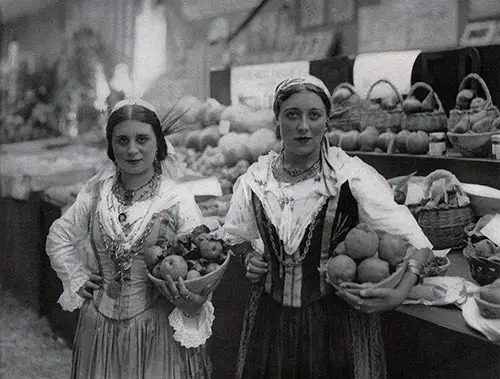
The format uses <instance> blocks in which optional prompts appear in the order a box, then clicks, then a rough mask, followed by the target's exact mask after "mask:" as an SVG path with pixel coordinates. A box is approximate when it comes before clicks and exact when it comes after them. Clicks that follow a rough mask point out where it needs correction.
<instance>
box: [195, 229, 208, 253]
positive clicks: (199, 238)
mask: <svg viewBox="0 0 500 379" xmlns="http://www.w3.org/2000/svg"><path fill="white" fill-rule="evenodd" d="M210 238H211V237H210V234H208V232H207V233H200V234H197V235H196V236H194V237H193V243H194V244H195V245H196V247H197V248H198V249H199V248H200V245H201V243H202V242H203V241H207V240H210Z"/></svg>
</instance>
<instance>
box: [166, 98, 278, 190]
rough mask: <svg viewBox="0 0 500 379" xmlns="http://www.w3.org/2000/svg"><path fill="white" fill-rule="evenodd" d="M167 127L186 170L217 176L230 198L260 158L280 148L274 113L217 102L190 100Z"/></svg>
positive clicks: (170, 118)
mask: <svg viewBox="0 0 500 379" xmlns="http://www.w3.org/2000/svg"><path fill="white" fill-rule="evenodd" d="M163 125H164V127H165V130H164V132H165V133H166V134H167V138H168V139H169V141H170V142H172V144H174V145H176V150H177V152H178V155H179V158H180V159H179V160H180V161H181V163H180V165H181V169H187V170H192V171H195V172H197V173H199V174H201V175H202V176H216V177H217V178H218V179H219V181H220V183H221V186H222V188H223V192H224V193H225V194H227V193H231V192H232V187H233V185H234V182H235V181H236V179H237V178H238V177H239V176H240V175H242V174H243V173H245V172H246V170H247V169H248V167H249V166H250V164H251V163H252V162H255V161H257V159H258V158H259V156H261V155H264V154H267V153H268V152H269V151H271V150H272V149H274V150H278V149H279V148H280V142H279V141H278V139H277V138H276V135H275V131H274V128H275V120H274V113H273V111H272V110H270V109H265V110H253V109H251V108H249V107H247V106H244V105H234V106H228V107H226V106H223V105H221V104H219V103H218V102H217V101H216V100H215V99H208V100H207V101H205V102H204V103H203V102H202V101H200V100H198V99H196V98H194V97H192V96H189V97H185V98H182V99H181V100H179V102H178V103H177V104H176V105H175V106H174V107H173V108H172V109H171V110H170V111H169V112H168V114H167V115H166V116H165V117H164V118H163Z"/></svg>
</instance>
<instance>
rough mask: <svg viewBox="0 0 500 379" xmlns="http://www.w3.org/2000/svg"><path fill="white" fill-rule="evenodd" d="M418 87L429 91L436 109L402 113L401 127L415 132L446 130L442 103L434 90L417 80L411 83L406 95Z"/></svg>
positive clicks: (410, 94)
mask: <svg viewBox="0 0 500 379" xmlns="http://www.w3.org/2000/svg"><path fill="white" fill-rule="evenodd" d="M419 88H424V89H426V90H427V91H428V93H431V94H432V96H433V97H434V101H435V102H436V106H437V109H435V110H434V111H432V112H417V113H411V114H407V113H403V123H402V128H403V129H406V130H409V131H412V132H416V131H419V130H423V131H424V132H427V133H432V132H441V131H446V126H447V122H448V120H447V118H446V113H445V111H444V108H443V104H442V103H441V100H439V97H438V95H437V93H436V92H434V90H433V89H432V87H431V86H430V85H428V84H427V83H424V82H417V83H415V84H413V85H412V86H411V88H410V91H409V92H408V97H409V96H412V95H414V93H415V91H416V90H417V89H419Z"/></svg>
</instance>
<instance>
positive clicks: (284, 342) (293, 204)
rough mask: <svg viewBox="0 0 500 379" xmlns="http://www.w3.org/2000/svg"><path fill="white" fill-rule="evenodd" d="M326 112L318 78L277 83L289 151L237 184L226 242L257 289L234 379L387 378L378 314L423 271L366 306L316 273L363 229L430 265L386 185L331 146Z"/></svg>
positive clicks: (368, 297) (277, 109) (418, 235)
mask: <svg viewBox="0 0 500 379" xmlns="http://www.w3.org/2000/svg"><path fill="white" fill-rule="evenodd" d="M331 107H332V104H331V100H330V93H329V91H328V89H327V88H326V86H325V85H324V83H323V82H322V81H321V80H319V79H318V78H316V77H313V76H306V77H302V78H294V79H288V80H285V81H283V82H282V83H280V84H279V85H278V87H277V88H276V92H275V99H274V113H275V116H276V121H277V133H278V136H279V137H280V138H281V139H282V141H283V149H282V151H281V152H280V153H275V152H271V153H269V154H268V155H266V156H263V157H260V158H259V160H258V162H256V163H254V164H253V165H252V166H250V168H249V169H248V171H247V172H246V173H245V174H243V175H242V176H241V177H240V178H239V179H238V181H237V182H236V183H235V186H234V191H233V192H234V193H233V197H232V200H231V206H230V209H229V211H228V214H227V217H226V222H225V225H224V228H223V229H224V236H225V237H224V238H225V239H226V241H227V242H228V243H229V244H230V245H231V246H232V248H233V251H234V252H236V254H237V255H239V256H240V258H241V261H242V263H243V264H244V267H245V269H246V277H247V279H248V280H250V282H251V283H252V289H251V293H250V296H249V300H248V304H247V309H246V314H245V318H244V323H243V329H242V335H241V341H240V350H239V355H238V364H237V373H236V377H237V378H248V379H265V378H287V379H289V378H297V379H298V378H301V379H306V378H318V379H319V378H342V379H346V378H356V379H377V378H385V376H386V370H385V367H386V366H385V356H384V349H383V342H382V338H381V331H380V322H379V318H378V315H377V314H376V313H378V312H382V311H386V310H390V309H393V308H395V307H397V306H398V305H400V304H401V302H402V301H403V300H404V299H405V297H406V296H407V294H408V293H409V291H410V289H411V288H412V286H413V285H414V284H415V283H416V281H417V277H418V272H416V271H418V267H417V268H416V271H415V270H413V271H407V272H406V273H405V274H404V277H403V279H402V280H401V282H400V284H399V285H398V286H397V287H396V288H394V289H373V290H364V291H361V293H360V294H359V296H356V295H353V294H350V293H348V292H346V291H338V292H336V291H335V290H334V288H333V287H332V286H330V285H329V284H328V283H327V282H326V280H325V274H324V272H323V271H322V270H318V268H324V267H325V265H326V262H327V260H328V258H329V257H330V256H332V254H333V250H334V249H335V247H336V246H337V245H338V244H339V243H340V242H342V241H343V240H344V238H345V236H346V234H347V232H348V231H349V230H351V229H352V228H354V227H355V226H356V225H357V224H358V223H360V222H364V223H368V224H369V225H370V226H371V227H373V228H374V229H375V230H376V231H377V232H381V231H385V232H388V233H391V234H395V235H399V236H402V237H403V238H404V239H405V241H406V242H407V243H409V244H410V245H413V246H414V247H415V248H416V250H415V251H416V253H415V256H414V259H415V260H416V262H417V263H418V264H420V265H421V264H422V263H424V262H425V260H426V259H427V257H428V256H429V253H430V250H429V248H430V247H431V244H430V242H429V241H428V239H427V238H426V237H425V235H424V234H423V233H422V231H421V229H420V228H419V226H418V224H417V222H416V221H415V219H414V218H413V216H412V215H411V214H410V212H409V211H408V209H407V208H406V207H404V206H401V205H398V204H396V203H395V202H394V200H393V194H392V190H391V188H390V187H389V185H388V184H387V182H386V181H385V179H384V178H383V177H382V176H381V175H379V174H378V173H377V172H376V171H375V170H374V169H373V168H372V167H370V166H368V165H366V164H365V163H363V162H362V161H361V160H360V159H358V158H353V157H350V156H348V155H347V154H346V153H345V152H344V151H342V150H341V149H339V148H336V147H330V146H329V145H328V140H327V138H326V137H325V132H326V131H327V121H328V115H329V113H330V110H331ZM255 241H260V243H255ZM259 245H260V246H263V249H259V248H258V246H259ZM259 250H261V251H259Z"/></svg>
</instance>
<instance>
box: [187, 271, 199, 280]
mask: <svg viewBox="0 0 500 379" xmlns="http://www.w3.org/2000/svg"><path fill="white" fill-rule="evenodd" d="M200 276H201V274H200V272H199V271H197V270H189V271H188V272H187V274H186V280H189V279H195V278H199V277H200Z"/></svg>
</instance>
